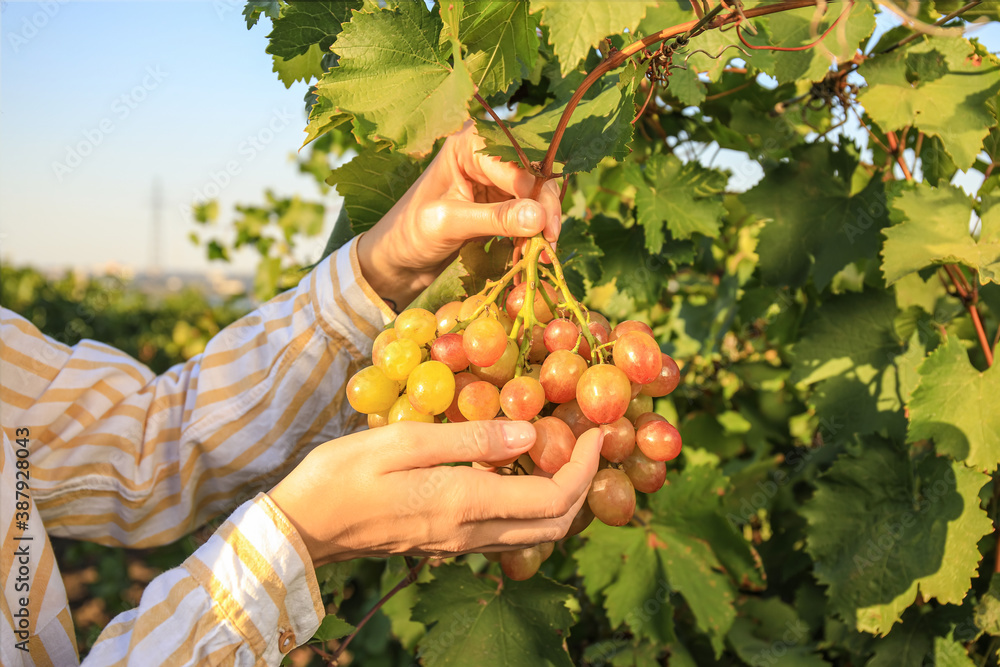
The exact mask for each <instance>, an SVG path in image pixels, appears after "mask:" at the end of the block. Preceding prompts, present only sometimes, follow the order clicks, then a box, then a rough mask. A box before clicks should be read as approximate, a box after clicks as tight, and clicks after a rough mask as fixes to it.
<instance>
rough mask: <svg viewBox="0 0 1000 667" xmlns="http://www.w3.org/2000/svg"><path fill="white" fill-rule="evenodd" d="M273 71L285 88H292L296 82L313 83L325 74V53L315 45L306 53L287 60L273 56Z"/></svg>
mask: <svg viewBox="0 0 1000 667" xmlns="http://www.w3.org/2000/svg"><path fill="white" fill-rule="evenodd" d="M271 60H272V66H271V71H272V72H274V73H276V74H277V75H278V79H279V80H280V81H281V83H283V84H285V88H291V87H292V84H293V83H295V82H296V81H306V82H309V81H311V80H312V79H313V78H314V77H318V76H320V75H322V74H323V65H322V62H323V52H322V51H320V48H319V44H313V45H311V46H310V47H309V49H308V50H306V52H305V53H302V54H299V55H297V56H292V57H291V58H288V59H285V58H282V57H280V56H271Z"/></svg>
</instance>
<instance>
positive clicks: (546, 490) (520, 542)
mask: <svg viewBox="0 0 1000 667" xmlns="http://www.w3.org/2000/svg"><path fill="white" fill-rule="evenodd" d="M534 440H535V429H534V428H533V427H532V426H531V425H530V424H529V423H527V422H507V421H477V422H464V423H460V424H422V423H416V422H400V423H397V424H393V425H390V426H383V427H381V428H377V429H373V430H368V431H361V432H359V433H355V434H352V435H348V436H345V437H343V438H338V439H337V440H333V441H330V442H327V443H326V444H324V445H320V446H319V447H317V448H316V449H315V450H313V451H312V452H311V453H310V454H309V455H308V456H307V457H306V458H305V460H304V461H302V463H300V464H299V466H298V467H296V468H295V469H294V470H293V471H292V472H291V473H290V474H289V475H288V476H287V477H286V478H285V479H283V480H282V481H281V482H279V483H278V485H277V486H275V487H274V488H273V489H272V490H271V491H270V493H269V495H270V497H271V500H273V501H274V503H275V504H276V505H277V506H278V507H279V508H280V509H281V510H282V512H284V514H285V515H286V516H287V517H288V519H289V521H290V522H291V523H292V525H293V526H294V527H295V528H296V530H298V532H299V535H300V536H301V537H302V539H303V541H304V542H305V544H306V547H307V548H308V550H309V554H310V556H312V559H313V562H314V564H315V565H316V566H317V567H318V566H319V565H322V564H324V563H328V562H332V561H339V560H347V559H351V558H358V557H362V556H386V555H388V554H408V555H430V556H453V555H457V554H462V553H468V552H472V551H479V552H484V551H503V550H508V549H513V548H517V547H523V546H528V545H533V544H539V543H541V542H552V541H554V540H557V539H560V538H562V537H563V536H564V535H565V534H566V532H567V530H568V529H569V526H570V523H571V522H572V520H573V518H574V517H575V516H576V513H577V512H578V511H579V509H580V507H581V506H582V505H583V503H584V501H585V500H586V497H587V491H588V489H589V488H590V483H591V480H592V479H593V477H594V475H595V474H596V472H597V464H598V460H599V458H600V456H599V454H600V450H601V441H602V440H603V434H602V432H601V431H600V430H599V429H591V430H590V431H588V432H586V433H584V434H583V435H582V436H581V437H580V439H579V440H578V441H577V444H576V448H575V449H574V451H573V458H572V460H571V461H570V462H569V463H567V464H566V465H565V466H563V467H562V469H560V470H559V472H557V473H556V474H555V475H554V476H552V478H551V479H549V478H546V477H540V476H533V475H518V476H514V475H508V476H501V475H497V474H495V473H493V472H489V471H486V470H481V469H476V468H471V467H468V466H445V465H442V464H445V463H456V462H463V461H499V460H503V459H509V458H510V457H512V456H514V455H516V454H522V453H524V452H526V451H528V449H530V448H531V445H532V444H533V443H534Z"/></svg>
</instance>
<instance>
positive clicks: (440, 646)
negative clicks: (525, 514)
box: [412, 564, 573, 667]
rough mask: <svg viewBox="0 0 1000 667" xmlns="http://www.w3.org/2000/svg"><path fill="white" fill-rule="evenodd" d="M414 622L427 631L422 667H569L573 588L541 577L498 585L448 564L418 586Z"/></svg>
mask: <svg viewBox="0 0 1000 667" xmlns="http://www.w3.org/2000/svg"><path fill="white" fill-rule="evenodd" d="M418 589H419V591H420V598H419V600H418V601H417V603H416V604H415V605H414V607H413V613H412V617H413V620H415V621H419V622H420V623H423V624H425V625H427V626H428V628H429V629H428V631H427V635H426V636H425V637H424V638H423V640H421V642H420V645H419V648H420V652H419V657H420V659H421V661H422V663H423V664H424V665H427V666H428V667H437V666H439V665H477V666H478V665H481V666H482V667H490V666H492V665H496V666H497V667H505V666H507V665H565V666H567V667H569V666H570V665H572V664H573V663H572V661H571V660H570V658H569V654H568V653H566V650H565V649H564V648H563V638H564V637H565V636H566V635H568V634H569V628H570V626H571V625H572V624H573V615H572V614H571V613H570V611H569V609H568V608H567V607H566V602H567V600H569V599H570V598H571V597H572V595H573V589H572V588H570V587H569V586H563V585H562V584H557V583H556V582H554V581H552V580H551V579H548V578H546V577H544V576H542V575H535V576H534V577H532V578H531V579H528V580H527V581H511V580H504V582H503V586H502V587H499V586H497V584H496V582H495V581H493V580H490V579H481V578H479V577H477V576H476V575H475V574H473V573H472V570H470V569H469V568H468V567H467V566H466V565H464V564H453V565H444V566H442V567H439V568H437V569H436V570H435V572H434V581H432V582H430V583H427V584H420V585H419V587H418Z"/></svg>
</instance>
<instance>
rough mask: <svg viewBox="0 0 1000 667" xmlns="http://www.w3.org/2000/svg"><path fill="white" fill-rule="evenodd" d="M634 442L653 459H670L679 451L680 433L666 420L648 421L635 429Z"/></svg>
mask: <svg viewBox="0 0 1000 667" xmlns="http://www.w3.org/2000/svg"><path fill="white" fill-rule="evenodd" d="M635 444H636V446H637V447H638V448H639V449H640V450H642V453H643V454H645V455H646V456H648V457H649V458H651V459H653V460H654V461H670V460H672V459H675V458H677V455H678V454H680V453H681V434H680V433H678V432H677V429H676V428H674V427H673V425H672V424H670V423H669V422H667V421H650V422H648V423H646V424H644V425H643V427H642V428H640V429H639V430H638V431H636V434H635Z"/></svg>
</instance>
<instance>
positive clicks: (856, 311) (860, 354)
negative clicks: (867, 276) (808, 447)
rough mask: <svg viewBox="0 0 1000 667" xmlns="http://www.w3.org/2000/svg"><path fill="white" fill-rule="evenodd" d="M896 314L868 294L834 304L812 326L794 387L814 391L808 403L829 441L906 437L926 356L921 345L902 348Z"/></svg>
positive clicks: (801, 347)
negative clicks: (907, 413)
mask: <svg viewBox="0 0 1000 667" xmlns="http://www.w3.org/2000/svg"><path fill="white" fill-rule="evenodd" d="M897 313H898V309H897V307H896V302H895V300H894V299H893V297H892V295H890V294H887V293H885V292H877V291H874V290H867V291H865V292H863V293H860V294H856V293H855V294H846V295H843V296H838V297H834V298H832V299H828V300H827V301H826V302H825V303H823V304H822V305H821V306H820V307H819V308H818V309H816V311H815V312H814V313H813V315H812V316H811V317H810V319H809V320H808V321H807V322H806V324H805V330H804V332H803V335H802V338H801V339H800V340H799V342H798V343H796V345H795V347H794V349H793V355H794V364H793V367H792V374H791V377H790V380H791V381H792V382H793V383H802V384H811V385H815V388H814V392H813V394H812V395H811V396H810V397H809V403H810V404H811V405H812V406H813V407H814V408H815V409H816V412H817V414H818V415H819V417H820V418H821V419H822V420H823V431H822V432H823V437H824V439H825V440H826V441H828V442H830V441H836V440H842V439H843V438H845V437H850V436H852V435H861V434H865V433H873V432H877V431H881V430H882V429H890V430H891V432H892V433H893V434H894V435H899V436H900V437H902V436H903V433H904V432H905V422H904V419H903V416H902V413H901V409H902V407H903V401H904V400H905V399H906V398H907V395H908V393H909V390H910V388H911V387H910V382H911V381H910V379H909V376H910V375H912V373H911V368H913V367H915V366H916V364H919V362H920V360H922V359H923V354H924V349H923V347H922V345H921V344H920V342H919V337H917V338H915V339H913V340H911V341H910V342H909V345H908V346H907V345H905V344H904V341H903V340H901V338H900V336H899V334H898V332H897V330H896V316H897ZM911 356H912V357H915V358H911Z"/></svg>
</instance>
